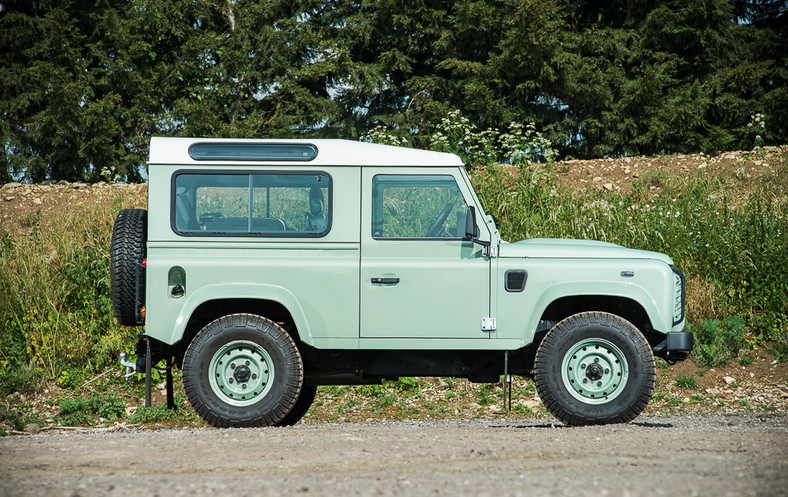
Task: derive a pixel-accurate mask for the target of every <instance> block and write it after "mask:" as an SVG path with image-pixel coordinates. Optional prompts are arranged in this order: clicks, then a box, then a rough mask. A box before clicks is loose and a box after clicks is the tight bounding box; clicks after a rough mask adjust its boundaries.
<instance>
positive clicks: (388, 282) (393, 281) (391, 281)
mask: <svg viewBox="0 0 788 497" xmlns="http://www.w3.org/2000/svg"><path fill="white" fill-rule="evenodd" d="M372 283H373V284H375V283H377V284H383V285H396V284H397V283H399V278H381V277H377V278H372Z"/></svg>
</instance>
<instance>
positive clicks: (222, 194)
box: [172, 172, 331, 236]
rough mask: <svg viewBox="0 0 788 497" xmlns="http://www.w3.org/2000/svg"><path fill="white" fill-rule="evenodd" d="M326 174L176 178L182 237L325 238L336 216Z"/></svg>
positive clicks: (175, 219) (176, 220)
mask: <svg viewBox="0 0 788 497" xmlns="http://www.w3.org/2000/svg"><path fill="white" fill-rule="evenodd" d="M330 187H331V181H330V177H329V176H328V175H327V174H323V173H261V174H247V173H202V172H201V173H190V172H182V173H178V174H176V176H175V179H174V182H173V189H174V191H173V212H172V225H173V228H174V230H175V231H176V232H177V233H179V234H182V235H199V236H221V235H224V236H255V235H258V236H320V235H323V234H325V233H326V232H328V228H329V226H330V220H331V202H330V198H331V197H330V194H331V188H330Z"/></svg>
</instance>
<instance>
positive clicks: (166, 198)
mask: <svg viewBox="0 0 788 497" xmlns="http://www.w3.org/2000/svg"><path fill="white" fill-rule="evenodd" d="M111 254H112V273H111V279H112V290H113V304H114V309H115V315H116V317H117V319H118V321H119V322H120V323H121V324H123V325H129V326H137V325H141V324H144V325H145V332H144V333H142V334H140V336H139V339H138V343H137V348H136V352H137V360H136V363H135V364H134V365H133V367H132V368H131V373H133V372H134V371H136V372H147V373H148V374H147V378H148V392H149V391H150V386H149V385H150V383H149V381H150V376H151V375H150V369H151V367H152V365H154V364H157V363H159V362H160V361H162V360H166V364H167V368H166V371H167V373H168V379H169V381H168V393H169V394H170V403H171V402H172V400H171V399H172V397H171V392H172V380H171V375H170V374H169V373H170V368H171V367H172V366H173V365H176V366H177V367H179V368H181V370H182V372H183V383H184V389H185V391H186V395H187V397H188V399H189V401H190V402H191V404H192V406H193V407H194V409H195V410H196V411H197V413H198V414H199V415H200V416H201V417H202V418H203V419H205V420H206V421H207V422H208V423H210V424H212V425H215V426H267V425H289V424H293V423H296V422H297V421H298V420H299V419H301V417H302V416H303V415H304V414H305V413H306V412H307V410H308V409H309V407H310V405H311V403H312V401H313V399H314V396H315V392H316V389H317V386H318V385H328V384H367V383H378V382H381V381H382V380H384V379H396V378H397V377H399V376H453V377H462V378H469V379H470V380H471V381H478V382H497V381H499V378H500V375H502V374H517V375H523V376H529V377H532V378H533V379H534V381H535V383H536V387H537V390H538V393H539V397H540V398H541V400H542V402H543V403H544V404H545V406H546V407H547V408H548V409H549V410H550V412H551V413H553V414H554V415H555V416H556V417H557V418H559V419H560V420H561V421H563V422H564V423H567V424H570V425H582V424H601V423H615V422H627V421H630V420H632V419H634V418H635V417H636V416H637V415H638V414H640V412H641V411H642V410H643V409H644V408H645V406H646V405H647V403H648V401H649V399H650V398H651V394H652V392H653V390H654V381H655V376H656V373H655V365H654V356H655V355H657V356H661V357H664V358H665V359H667V360H668V361H669V362H673V361H676V360H681V359H684V358H686V357H687V355H688V354H689V352H690V351H691V349H692V344H693V342H692V335H691V334H689V333H686V332H682V331H681V330H682V329H683V327H684V299H685V285H684V275H683V274H682V273H681V271H679V270H678V269H675V268H674V267H673V265H672V261H671V259H670V258H669V257H668V256H666V255H663V254H659V253H655V252H646V251H642V250H631V249H627V248H624V247H621V246H618V245H614V244H610V243H603V242H596V241H588V240H558V239H533V240H524V241H520V242H516V243H507V242H505V241H503V240H501V238H500V235H499V233H498V230H497V228H496V221H495V220H494V219H493V218H492V217H491V216H489V215H487V214H485V212H484V208H483V206H482V204H481V202H480V201H479V198H478V197H477V196H476V193H475V192H474V190H473V187H472V185H471V182H470V180H469V178H468V174H467V173H466V171H465V168H464V167H463V164H462V162H461V161H460V159H459V158H458V157H456V156H455V155H452V154H445V153H437V152H428V151H423V150H415V149H408V148H400V147H390V146H384V145H374V144H369V143H361V142H351V141H344V140H229V139H198V138H153V139H152V141H151V148H150V163H149V188H148V209H147V211H146V210H140V209H136V210H134V209H129V210H123V211H121V212H120V213H119V214H118V217H117V219H116V221H115V226H114V229H113V236H112V247H111ZM125 364H126V365H129V363H125ZM148 398H149V397H148Z"/></svg>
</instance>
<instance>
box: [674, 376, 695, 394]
mask: <svg viewBox="0 0 788 497" xmlns="http://www.w3.org/2000/svg"><path fill="white" fill-rule="evenodd" d="M675 382H676V386H677V387H679V388H684V389H689V390H694V389H696V388H698V380H697V379H695V377H694V376H692V375H686V374H680V375H678V376H676V379H675Z"/></svg>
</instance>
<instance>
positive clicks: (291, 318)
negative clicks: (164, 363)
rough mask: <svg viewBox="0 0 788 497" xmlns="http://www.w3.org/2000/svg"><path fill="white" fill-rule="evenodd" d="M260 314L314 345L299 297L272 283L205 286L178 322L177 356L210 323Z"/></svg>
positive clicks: (175, 334) (297, 339)
mask: <svg viewBox="0 0 788 497" xmlns="http://www.w3.org/2000/svg"><path fill="white" fill-rule="evenodd" d="M237 313H247V314H256V315H258V316H262V317H265V318H268V319H270V320H271V321H274V322H275V323H278V324H280V325H281V326H282V327H283V328H284V329H285V330H286V331H287V332H288V333H289V334H290V335H291V336H292V337H293V340H294V341H295V342H296V344H299V343H304V344H307V345H313V340H312V335H311V333H310V331H309V325H308V322H307V320H306V316H305V314H304V312H303V310H302V308H301V306H300V304H299V302H298V300H297V299H296V298H295V296H294V295H293V294H292V293H290V292H289V291H287V290H286V289H284V288H282V287H276V286H271V285H243V284H241V285H238V284H236V285H216V286H211V287H203V288H201V289H200V290H198V291H197V292H195V293H194V294H192V295H191V296H190V297H189V299H188V301H187V302H185V304H184V306H183V308H182V309H181V312H180V314H179V315H178V318H177V320H176V322H175V327H174V329H173V330H172V335H171V336H170V337H169V343H170V344H173V345H174V346H175V350H176V357H178V356H180V357H182V356H183V353H184V352H185V350H186V347H188V345H189V343H190V342H191V341H192V339H193V338H194V336H195V335H196V334H197V333H198V332H199V331H200V330H201V329H202V328H203V327H205V326H206V325H207V324H208V323H210V322H212V321H213V320H215V319H218V318H220V317H222V316H226V315H228V314H237Z"/></svg>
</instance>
